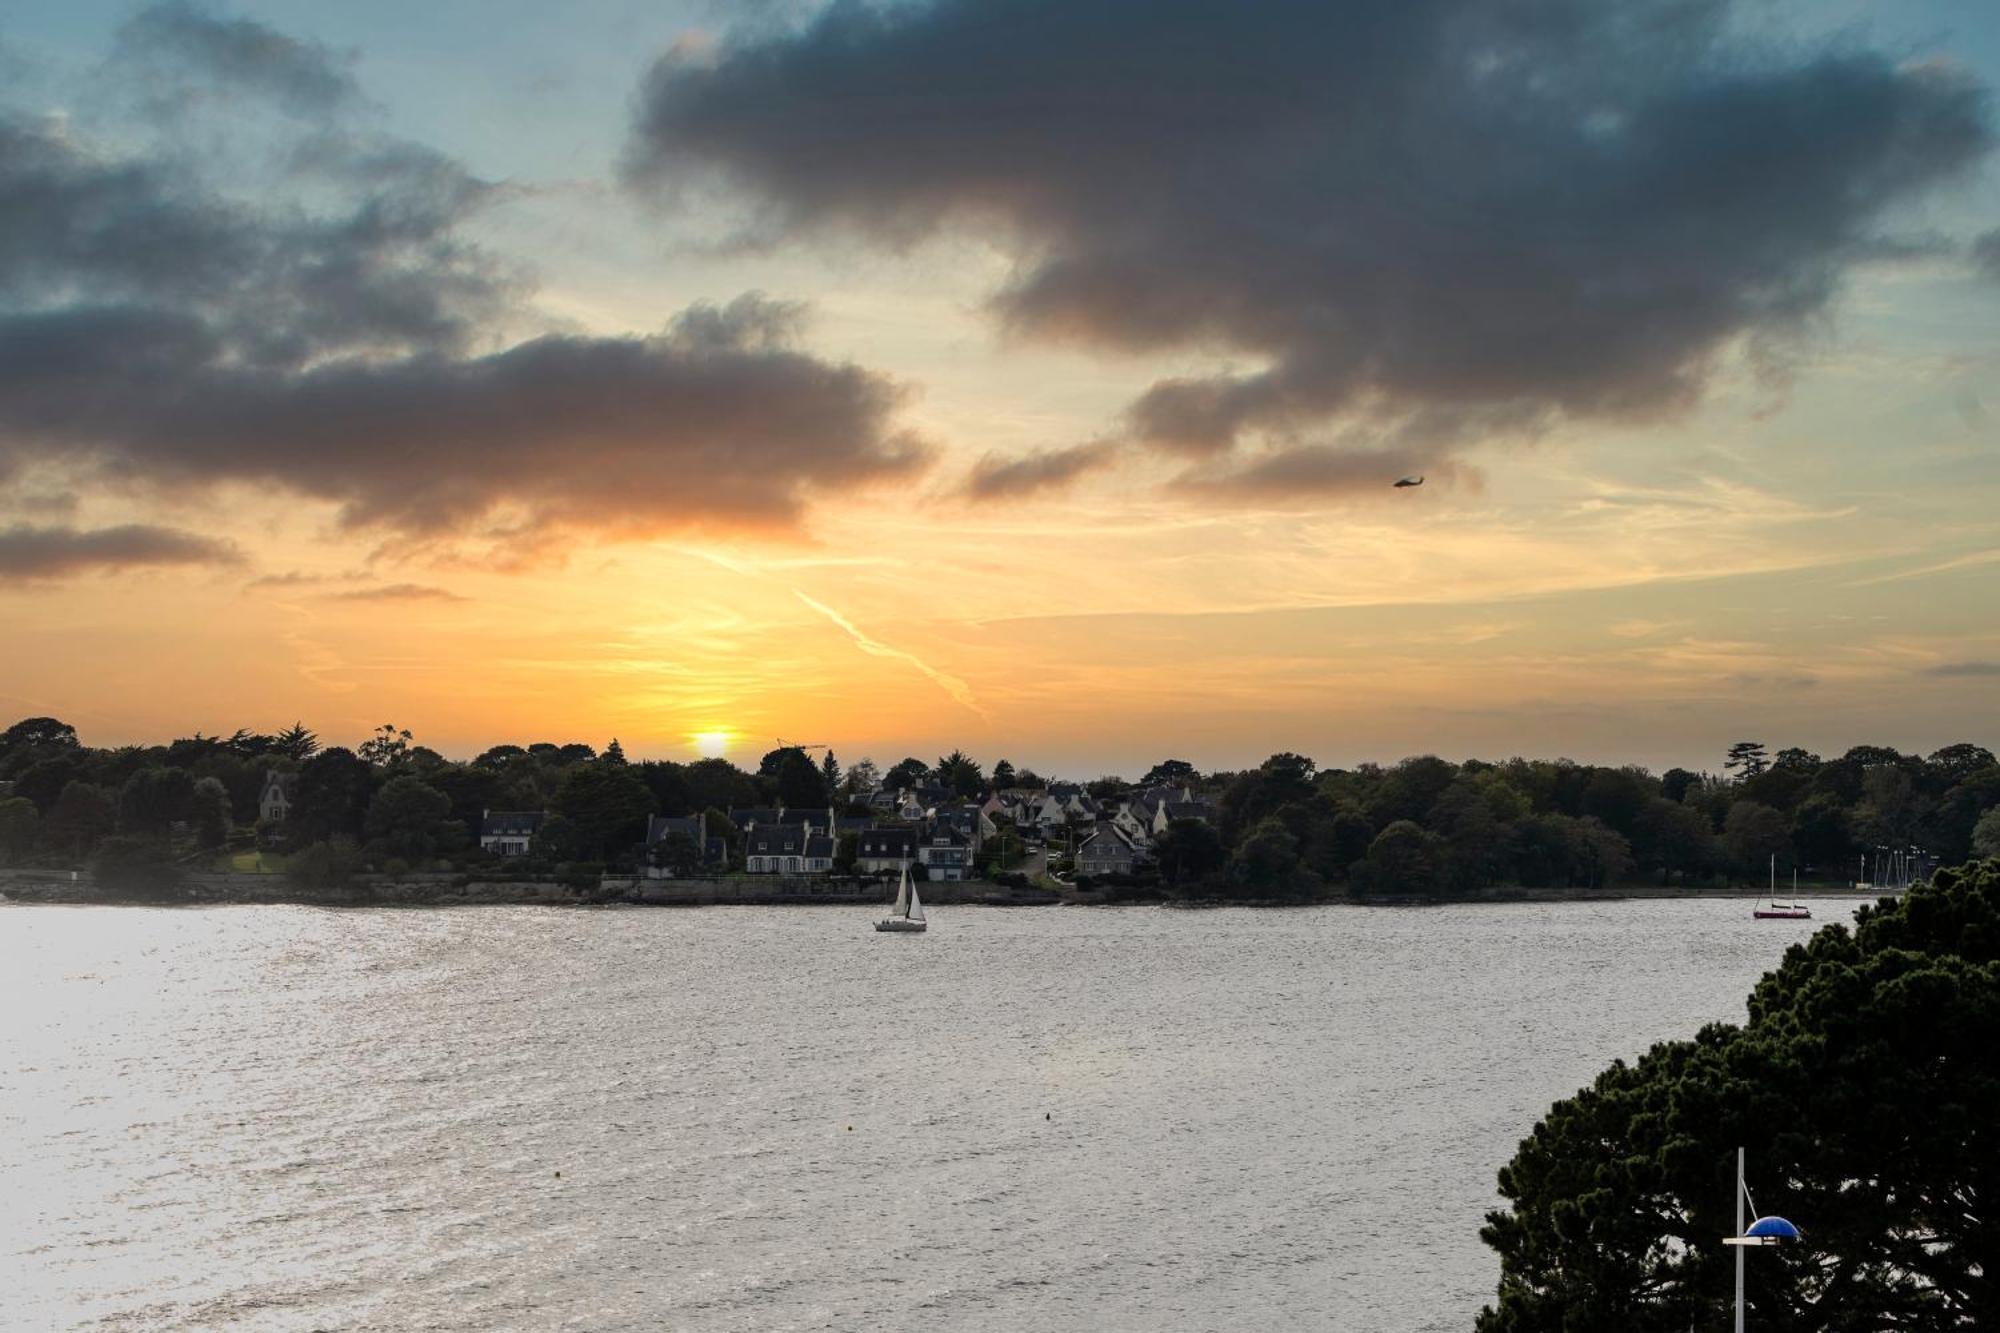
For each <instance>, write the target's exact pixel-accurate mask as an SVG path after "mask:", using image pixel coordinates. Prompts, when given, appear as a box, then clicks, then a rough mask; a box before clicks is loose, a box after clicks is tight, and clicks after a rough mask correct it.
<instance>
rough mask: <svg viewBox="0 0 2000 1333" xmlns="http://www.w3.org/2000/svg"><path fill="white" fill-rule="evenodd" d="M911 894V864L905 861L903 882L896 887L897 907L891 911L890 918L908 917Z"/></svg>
mask: <svg viewBox="0 0 2000 1333" xmlns="http://www.w3.org/2000/svg"><path fill="white" fill-rule="evenodd" d="M911 893H912V890H911V888H910V863H909V862H908V861H905V862H903V882H902V883H900V884H898V885H897V886H896V905H895V906H894V907H892V908H890V909H889V915H890V916H908V915H909V914H910V896H911Z"/></svg>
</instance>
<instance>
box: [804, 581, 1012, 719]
mask: <svg viewBox="0 0 2000 1333" xmlns="http://www.w3.org/2000/svg"><path fill="white" fill-rule="evenodd" d="M792 595H793V596H794V597H796V598H798V599H799V600H800V601H801V602H804V603H805V604H806V605H807V606H809V607H811V608H812V609H813V610H815V611H817V612H819V613H820V614H821V615H823V616H825V617H826V618H827V619H828V620H830V621H832V622H833V623H834V624H835V625H837V626H839V627H840V628H841V629H842V630H844V631H845V632H846V634H847V636H848V637H849V638H851V639H853V640H854V646H855V647H857V648H859V649H860V650H861V651H862V652H864V653H867V654H869V655H870V656H871V657H889V658H894V659H895V660H897V661H899V662H907V663H909V664H910V665H911V666H913V667H915V668H916V669H917V670H918V671H920V672H922V673H923V674H924V675H926V676H928V677H930V679H931V680H933V681H935V682H936V683H937V685H938V686H939V688H941V689H943V690H944V692H945V693H946V694H949V695H950V696H951V697H952V698H953V699H955V700H957V701H958V702H959V703H960V704H962V705H964V706H965V707H966V708H967V709H969V710H971V711H972V712H974V713H977V714H978V715H979V716H980V717H981V718H984V719H986V720H987V721H991V720H992V717H991V715H990V714H989V713H987V711H986V710H985V709H984V708H983V707H981V706H980V703H979V700H978V699H977V698H976V697H975V696H974V695H973V693H972V687H971V686H970V685H967V684H966V683H965V682H964V681H962V680H960V679H959V678H958V677H957V676H954V675H952V674H951V673H949V672H946V671H940V670H938V669H937V668H936V667H934V666H932V665H931V664H930V663H928V662H926V661H924V660H923V659H922V658H921V657H918V656H917V655H916V654H915V653H912V652H908V651H906V650H905V649H902V648H892V647H890V646H889V645H888V644H886V643H883V642H882V641H881V640H879V639H876V638H874V637H872V636H871V635H869V634H868V633H867V632H865V631H864V630H862V628H861V627H860V626H858V625H856V624H855V623H854V622H853V621H851V620H849V619H848V618H847V617H846V616H844V615H842V614H840V612H838V611H836V610H834V609H833V608H832V607H830V606H828V605H827V604H826V603H824V602H821V601H816V600H814V599H813V598H811V597H808V596H806V595H805V594H804V593H802V592H800V591H799V590H798V589H796V588H794V589H793V590H792Z"/></svg>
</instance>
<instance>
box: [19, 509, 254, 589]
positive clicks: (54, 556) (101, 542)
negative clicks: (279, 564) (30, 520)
mask: <svg viewBox="0 0 2000 1333" xmlns="http://www.w3.org/2000/svg"><path fill="white" fill-rule="evenodd" d="M242 559H243V557H242V554H241V552H239V551H238V550H237V549H236V548H235V547H234V546H233V545H231V544H230V543H229V542H226V541H221V540H218V539H216V538H213V537H202V536H198V535H196V534H195V533H191V532H182V531H180V530H178V529H175V528H161V527H153V526H151V525H149V524H143V523H130V524H125V525H123V526H121V527H112V528H69V527H31V526H28V525H26V524H17V525H15V526H14V527H9V528H0V581H12V580H27V579H56V578H64V577H68V576H71V575H75V574H84V573H90V572H93V571H115V570H125V569H138V568H143V567H146V566H158V565H234V564H239V563H241V561H242Z"/></svg>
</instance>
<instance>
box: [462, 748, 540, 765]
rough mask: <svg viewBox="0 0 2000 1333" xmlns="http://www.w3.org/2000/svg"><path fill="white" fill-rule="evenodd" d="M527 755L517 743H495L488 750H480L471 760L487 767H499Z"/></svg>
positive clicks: (524, 757)
mask: <svg viewBox="0 0 2000 1333" xmlns="http://www.w3.org/2000/svg"><path fill="white" fill-rule="evenodd" d="M528 757H529V756H528V752H527V751H526V750H524V749H522V748H521V747H520V746H518V745H496V746H494V747H493V748H492V749H490V750H485V751H482V752H481V753H480V754H479V755H478V756H477V757H475V758H474V759H473V761H472V762H473V763H475V764H481V765H484V766H485V767H487V768H495V769H500V768H505V767H506V766H507V765H508V764H511V763H513V762H514V761H516V760H519V759H526V758H528Z"/></svg>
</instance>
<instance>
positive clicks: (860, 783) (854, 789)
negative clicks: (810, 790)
mask: <svg viewBox="0 0 2000 1333" xmlns="http://www.w3.org/2000/svg"><path fill="white" fill-rule="evenodd" d="M1012 771H1013V770H1011V769H1009V770H1008V772H1009V773H1010V774H1011V773H1012ZM994 772H995V773H996V774H997V773H998V772H999V770H998V769H995V770H994ZM881 785H882V773H881V770H880V769H878V768H876V767H875V761H874V760H873V759H868V758H863V759H860V760H857V761H856V762H855V763H854V764H852V765H850V766H849V767H848V770H847V778H846V780H845V781H844V782H843V783H842V784H841V786H842V787H843V788H845V789H846V792H847V795H848V796H849V797H856V796H865V795H867V794H868V793H869V792H872V791H874V790H875V789H876V788H877V787H879V786H881Z"/></svg>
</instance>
